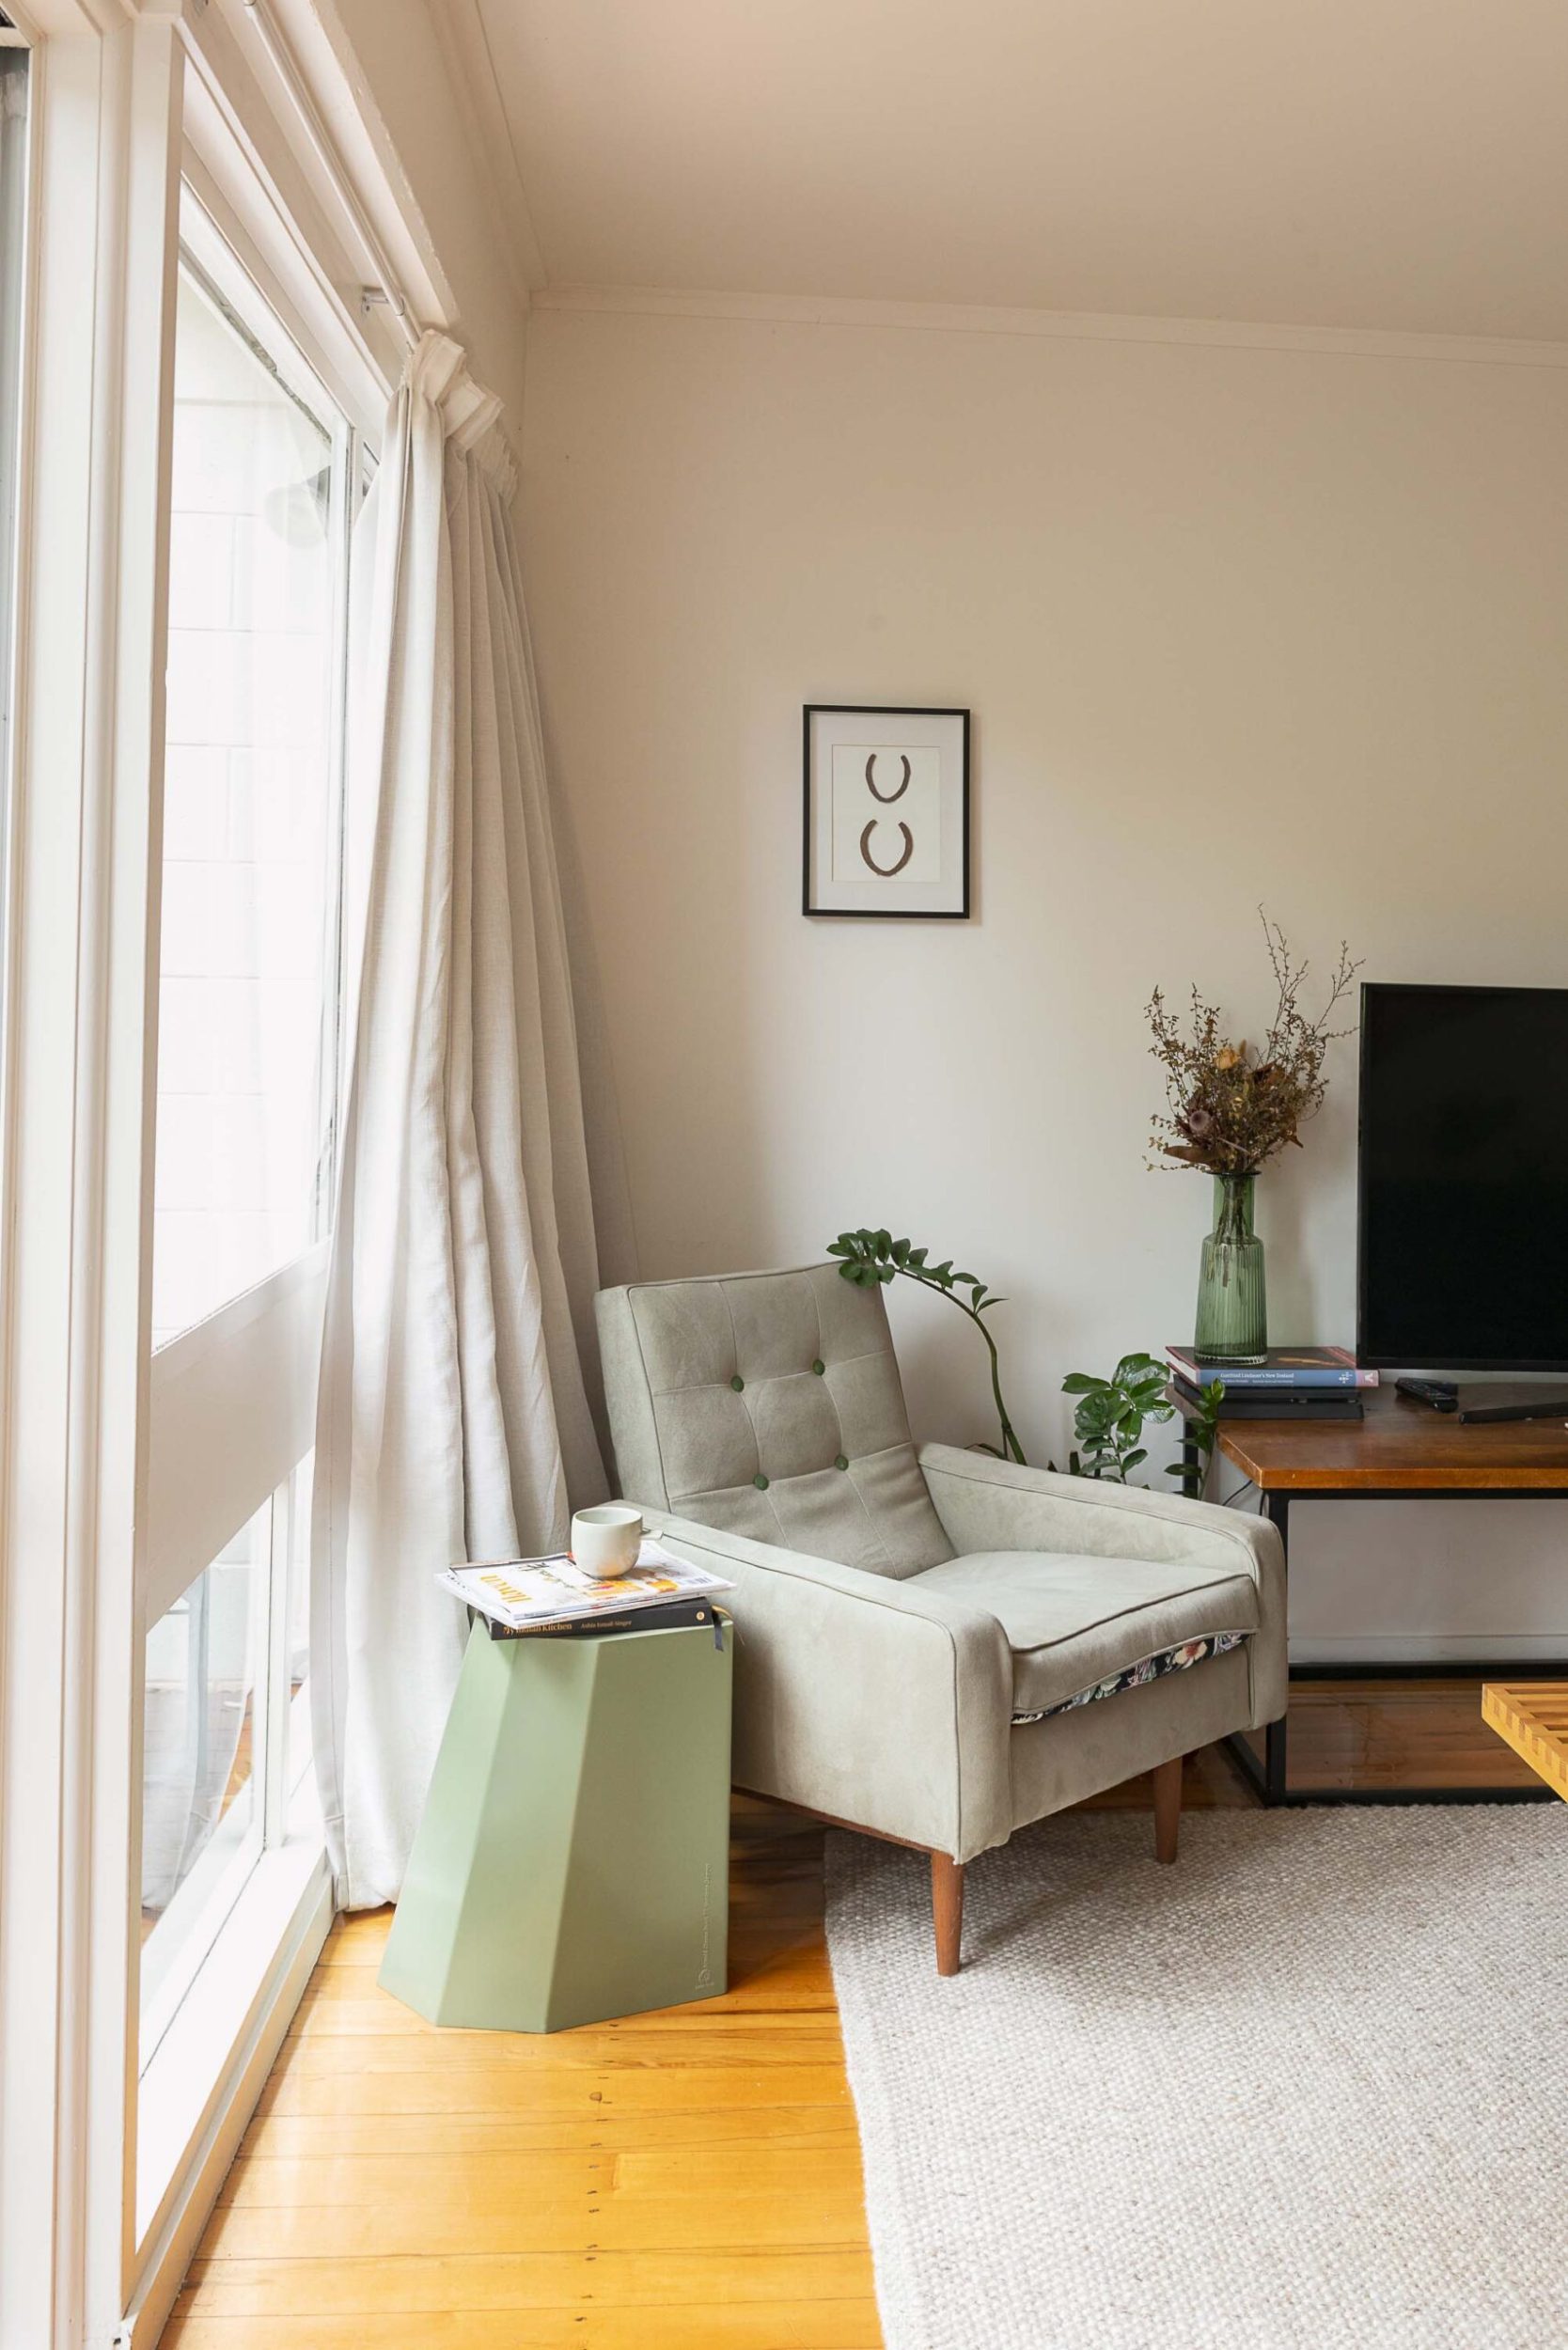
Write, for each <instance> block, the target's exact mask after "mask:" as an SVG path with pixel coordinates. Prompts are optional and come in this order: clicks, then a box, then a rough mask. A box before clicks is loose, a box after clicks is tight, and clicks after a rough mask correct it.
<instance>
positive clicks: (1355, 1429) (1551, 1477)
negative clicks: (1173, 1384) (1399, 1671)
mask: <svg viewBox="0 0 1568 2350" xmlns="http://www.w3.org/2000/svg"><path fill="white" fill-rule="evenodd" d="M1175 1400H1176V1401H1177V1402H1178V1404H1180V1398H1176V1399H1175ZM1362 1402H1363V1404H1364V1405H1365V1407H1366V1409H1365V1417H1364V1418H1361V1419H1359V1420H1351V1419H1341V1420H1335V1419H1319V1420H1278V1419H1229V1420H1222V1421H1221V1423H1220V1430H1219V1449H1220V1451H1221V1452H1222V1453H1223V1454H1224V1456H1225V1458H1226V1459H1227V1460H1228V1461H1229V1462H1230V1463H1231V1465H1232V1466H1233V1467H1234V1468H1237V1469H1239V1470H1240V1472H1241V1474H1242V1475H1243V1476H1244V1477H1246V1478H1248V1479H1250V1481H1251V1482H1252V1483H1253V1484H1255V1485H1256V1486H1257V1488H1258V1491H1259V1494H1260V1496H1261V1504H1262V1513H1263V1515H1264V1516H1265V1517H1266V1518H1268V1519H1270V1520H1271V1521H1272V1523H1273V1524H1274V1525H1275V1526H1276V1527H1278V1529H1279V1538H1280V1540H1281V1542H1282V1543H1284V1544H1285V1555H1286V1562H1287V1566H1288V1564H1289V1559H1290V1532H1289V1528H1290V1510H1291V1504H1292V1502H1293V1501H1307V1500H1311V1501H1334V1500H1339V1501H1503V1500H1509V1501H1550V1500H1568V1423H1565V1422H1564V1421H1562V1420H1560V1419H1531V1420H1506V1421H1502V1422H1487V1423H1485V1424H1483V1425H1482V1426H1479V1427H1469V1428H1467V1427H1464V1426H1462V1425H1461V1424H1460V1423H1459V1422H1458V1421H1457V1420H1456V1419H1455V1418H1454V1416H1453V1415H1452V1414H1451V1413H1449V1412H1435V1411H1433V1410H1432V1409H1431V1407H1430V1405H1427V1404H1424V1403H1417V1402H1412V1400H1411V1399H1410V1398H1409V1397H1408V1396H1403V1395H1400V1394H1398V1393H1397V1392H1396V1391H1395V1389H1394V1387H1392V1385H1388V1386H1385V1387H1371V1388H1368V1389H1367V1390H1366V1391H1365V1392H1364V1394H1363V1396H1362ZM1185 1452H1186V1458H1187V1461H1188V1464H1189V1466H1190V1467H1192V1468H1193V1469H1196V1465H1197V1454H1196V1449H1195V1448H1193V1447H1192V1446H1191V1444H1190V1443H1189V1444H1188V1445H1187V1447H1186V1448H1185ZM1560 1669H1562V1668H1560V1667H1558V1666H1557V1665H1555V1664H1553V1665H1543V1664H1542V1663H1541V1662H1540V1660H1538V1659H1537V1660H1535V1661H1533V1662H1527V1663H1509V1664H1505V1665H1499V1664H1485V1665H1482V1664H1474V1665H1470V1664H1456V1665H1452V1666H1447V1667H1444V1668H1442V1669H1440V1670H1441V1673H1442V1675H1443V1677H1446V1678H1452V1679H1465V1678H1468V1677H1469V1676H1471V1675H1474V1677H1475V1678H1477V1679H1478V1680H1479V1679H1480V1678H1481V1677H1482V1675H1483V1674H1489V1675H1496V1676H1497V1678H1498V1679H1499V1680H1526V1679H1529V1680H1531V1681H1535V1680H1540V1679H1544V1678H1545V1677H1547V1676H1548V1674H1553V1675H1555V1674H1556V1673H1557V1672H1558V1671H1559V1670H1560ZM1420 1670H1422V1671H1423V1672H1425V1673H1428V1674H1432V1673H1434V1668H1432V1667H1431V1666H1425V1667H1422V1668H1420ZM1352 1673H1355V1674H1361V1673H1370V1674H1378V1675H1382V1676H1386V1677H1387V1676H1388V1667H1387V1666H1386V1665H1383V1666H1378V1665H1366V1666H1356V1667H1333V1668H1325V1667H1316V1668H1314V1667H1311V1666H1302V1667H1293V1669H1292V1677H1293V1679H1303V1680H1326V1679H1332V1678H1344V1677H1346V1676H1347V1675H1349V1674H1352ZM1260 1747H1261V1751H1260ZM1231 1751H1232V1753H1233V1754H1234V1755H1235V1757H1236V1760H1237V1762H1238V1763H1240V1764H1241V1766H1242V1768H1243V1770H1244V1771H1245V1772H1246V1774H1247V1778H1249V1779H1250V1780H1251V1781H1252V1784H1253V1785H1254V1786H1255V1787H1256V1788H1257V1790H1258V1792H1259V1794H1261V1795H1262V1798H1263V1801H1264V1802H1265V1803H1269V1804H1277V1803H1498V1802H1520V1801H1526V1802H1528V1801H1529V1800H1531V1799H1532V1798H1533V1797H1534V1796H1535V1795H1536V1794H1544V1793H1545V1790H1544V1789H1540V1790H1537V1789H1535V1788H1530V1787H1526V1788H1516V1787H1509V1788H1497V1787H1444V1788H1433V1787H1420V1788H1415V1787H1402V1788H1387V1787H1380V1788H1376V1789H1359V1788H1356V1789H1349V1788H1341V1789H1334V1790H1325V1789H1321V1788H1301V1787H1294V1786H1293V1785H1292V1784H1291V1779H1290V1748H1289V1735H1288V1724H1287V1721H1286V1720H1285V1719H1281V1720H1279V1721H1278V1722H1271V1723H1270V1724H1269V1727H1268V1729H1267V1731H1262V1732H1260V1731H1253V1732H1250V1733H1247V1734H1244V1735H1242V1736H1239V1737H1237V1738H1233V1739H1232V1740H1231Z"/></svg>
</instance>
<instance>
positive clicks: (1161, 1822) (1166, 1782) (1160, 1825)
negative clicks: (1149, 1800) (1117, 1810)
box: [1154, 1754, 1185, 1860]
mask: <svg viewBox="0 0 1568 2350" xmlns="http://www.w3.org/2000/svg"><path fill="white" fill-rule="evenodd" d="M1184 1760H1185V1757H1184V1756H1183V1755H1180V1754H1178V1755H1176V1756H1174V1757H1173V1758H1172V1760H1171V1761H1170V1762H1168V1763H1161V1764H1160V1765H1159V1767H1158V1768H1157V1770H1156V1771H1155V1773H1154V1857H1155V1859H1156V1860H1174V1859H1175V1857H1176V1835H1177V1830H1178V1829H1179V1828H1180V1826H1181V1824H1182V1764H1183V1763H1184Z"/></svg>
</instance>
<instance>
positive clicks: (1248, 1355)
mask: <svg viewBox="0 0 1568 2350" xmlns="http://www.w3.org/2000/svg"><path fill="white" fill-rule="evenodd" d="M1257 1181H1258V1178H1257V1177H1256V1175H1216V1176H1215V1229H1214V1230H1213V1231H1212V1232H1210V1233H1209V1234H1208V1235H1207V1236H1206V1237H1205V1239H1204V1242H1203V1257H1202V1262H1201V1264H1200V1267H1199V1274H1198V1327H1197V1330H1196V1332H1195V1334H1194V1337H1193V1349H1192V1351H1193V1353H1194V1354H1195V1355H1197V1357H1198V1359H1199V1361H1200V1363H1261V1362H1262V1361H1263V1360H1264V1358H1265V1356H1266V1355H1267V1353H1268V1304H1267V1300H1266V1298H1265V1296H1264V1293H1263V1244H1262V1241H1261V1240H1260V1239H1259V1238H1258V1235H1257V1233H1256V1232H1255V1231H1254V1230H1253V1229H1252V1195H1253V1189H1254V1186H1255V1185H1256V1183H1257Z"/></svg>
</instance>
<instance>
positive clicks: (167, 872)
mask: <svg viewBox="0 0 1568 2350" xmlns="http://www.w3.org/2000/svg"><path fill="white" fill-rule="evenodd" d="M320 411H321V413H320V415H319V416H318V415H316V414H315V413H313V412H312V410H311V409H310V407H308V406H307V405H306V403H304V402H303V401H302V400H301V399H300V398H299V397H298V396H297V395H296V393H295V392H294V391H293V390H292V389H290V388H288V387H287V386H286V385H285V384H284V383H283V382H282V381H281V380H280V379H279V377H278V375H277V374H276V373H275V372H274V368H272V366H271V365H270V364H269V363H268V362H267V361H266V359H265V358H264V357H263V356H262V355H261V354H260V353H259V351H258V349H257V348H256V346H255V344H254V343H253V341H252V339H251V338H250V337H249V335H248V334H247V333H246V331H245V330H244V329H243V328H242V326H241V325H240V324H239V322H238V321H236V320H235V319H234V318H233V317H232V316H231V315H230V314H229V313H227V311H226V309H225V308H224V306H223V305H222V302H221V299H220V298H219V297H218V296H216V295H215V294H214V293H213V292H212V290H210V289H209V287H208V286H207V284H206V282H205V280H203V279H201V278H199V277H198V275H197V274H196V272H195V270H194V269H193V268H191V267H190V266H187V267H186V268H184V269H183V270H182V271H181V275H180V297H179V310H178V319H177V329H176V343H175V401H174V468H173V515H172V524H171V536H170V549H169V647H168V712H167V723H166V748H165V815H164V874H163V881H164V904H163V951H162V985H161V995H160V1011H159V1050H158V1144H157V1189H156V1199H155V1210H154V1240H153V1297H152V1321H153V1337H154V1343H155V1344H159V1343H162V1342H163V1341H164V1340H167V1339H169V1338H171V1337H173V1336H174V1335H175V1334H176V1333H177V1332H178V1331H180V1330H182V1329H185V1328H188V1327H189V1326H190V1324H192V1323H194V1322H197V1321H200V1320H202V1319H203V1318H204V1317H205V1316H206V1315H207V1314H209V1313H211V1312H212V1310H213V1308H216V1307H218V1306H220V1305H222V1304H223V1303H224V1302H225V1301H226V1300H227V1298H230V1297H233V1296H236V1295H237V1294H238V1293H240V1292H241V1291H243V1290H245V1289H249V1288H251V1287H252V1286H253V1285H254V1284H255V1283H256V1282H257V1281H259V1280H260V1279H262V1278H263V1277H265V1276H266V1275H267V1274H269V1273H272V1272H274V1271H275V1270H276V1268H277V1267H278V1266H279V1265H281V1264H285V1263H287V1262H288V1261H289V1260H290V1258H292V1257H295V1256H297V1255H298V1254H299V1253H300V1251H301V1250H302V1249H304V1248H305V1247H306V1246H308V1245H309V1244H310V1242H311V1241H312V1240H313V1239H315V1238H316V1237H317V1236H318V1234H319V1232H320V1231H321V1229H322V1220H321V1218H322V1201H323V1196H324V1183H325V1168H324V1164H323V1160H324V1152H323V1142H324V1135H323V1103H324V1102H325V1101H326V1100H327V1099H328V1098H329V1095H330V1079H331V1069H330V1065H329V1064H330V1057H331V1051H332V1042H333V1039H334V1037H335V1034H336V1018H335V1015H336V1006H335V1002H334V1001H333V1000H332V999H333V998H334V996H335V992H336V974H335V971H334V969H333V967H332V966H333V950H332V948H331V943H330V942H331V940H332V937H333V931H334V920H335V909H336V893H337V793H336V788H335V777H336V767H337V761H336V758H335V740H334V734H335V726H336V723H337V721H336V717H335V712H336V708H337V702H336V697H335V693H334V686H335V682H336V663H337V645H338V643H339V642H340V635H341V632H340V628H339V626H338V621H337V552H336V545H337V533H336V530H335V524H334V513H335V502H334V482H335V479H337V478H339V475H340V464H339V460H338V455H337V450H338V448H339V447H340V446H341V427H340V424H339V423H338V421H337V419H335V418H333V416H332V415H331V412H330V410H329V408H328V407H327V404H326V402H325V400H324V398H323V399H322V400H321V403H320ZM329 1015H330V1016H329Z"/></svg>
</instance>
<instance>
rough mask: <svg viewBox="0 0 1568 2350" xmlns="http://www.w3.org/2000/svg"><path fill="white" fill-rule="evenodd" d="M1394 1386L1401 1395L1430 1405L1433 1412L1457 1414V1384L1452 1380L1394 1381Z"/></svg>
mask: <svg viewBox="0 0 1568 2350" xmlns="http://www.w3.org/2000/svg"><path fill="white" fill-rule="evenodd" d="M1394 1386H1395V1387H1397V1389H1398V1390H1399V1392H1400V1394H1401V1395H1408V1396H1413V1397H1414V1398H1415V1400H1416V1402H1418V1403H1430V1404H1431V1406H1432V1408H1433V1410H1434V1411H1435V1412H1457V1411H1458V1409H1459V1387H1458V1383H1457V1382H1456V1381H1455V1380H1452V1379H1396V1380H1395V1381H1394Z"/></svg>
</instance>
